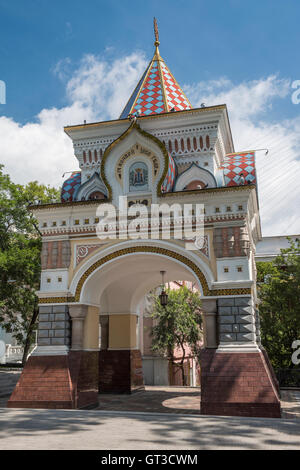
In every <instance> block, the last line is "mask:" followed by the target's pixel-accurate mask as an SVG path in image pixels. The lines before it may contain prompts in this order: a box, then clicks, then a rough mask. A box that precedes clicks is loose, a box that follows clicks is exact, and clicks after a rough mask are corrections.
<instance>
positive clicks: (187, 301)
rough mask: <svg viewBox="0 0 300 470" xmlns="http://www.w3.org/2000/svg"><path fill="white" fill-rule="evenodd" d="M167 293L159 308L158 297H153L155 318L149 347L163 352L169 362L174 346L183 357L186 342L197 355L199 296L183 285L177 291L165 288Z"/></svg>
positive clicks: (199, 322) (199, 334)
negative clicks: (165, 299)
mask: <svg viewBox="0 0 300 470" xmlns="http://www.w3.org/2000/svg"><path fill="white" fill-rule="evenodd" d="M167 294H168V304H167V306H166V307H162V306H161V305H160V300H159V297H158V296H154V310H153V318H154V319H155V320H156V321H155V326H154V327H153V329H152V336H153V341H152V349H153V351H158V352H159V353H161V354H164V355H167V356H168V357H169V359H170V360H171V361H172V362H173V361H174V357H173V351H174V348H175V347H176V346H177V347H180V348H181V350H182V353H183V358H184V356H185V347H186V345H188V346H189V347H190V348H191V349H192V351H193V353H194V354H195V355H196V356H198V354H199V341H200V339H201V336H202V335H201V324H202V319H201V315H200V312H201V300H200V296H199V294H198V293H196V292H192V291H190V290H189V289H188V288H187V287H185V286H184V287H180V288H179V289H177V290H171V289H168V290H167Z"/></svg>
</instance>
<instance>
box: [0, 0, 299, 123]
mask: <svg viewBox="0 0 300 470" xmlns="http://www.w3.org/2000/svg"><path fill="white" fill-rule="evenodd" d="M153 16H156V17H157V18H158V22H159V30H160V40H161V47H160V50H161V54H162V56H163V57H164V58H165V60H166V61H167V63H168V65H169V67H170V68H171V70H172V72H173V73H174V75H175V76H176V78H177V80H178V81H179V83H181V84H185V83H195V82H198V81H200V80H212V79H217V78H219V77H220V76H226V77H228V78H229V79H231V80H232V81H233V82H235V83H239V82H241V81H243V80H253V79H258V78H262V77H265V76H268V75H269V74H273V73H277V74H278V75H279V76H281V77H288V78H290V79H292V80H295V79H297V78H299V77H300V70H299V69H300V61H299V49H298V48H299V43H300V28H299V16H300V2H296V1H295V0H285V1H284V2H282V1H281V0H270V1H269V0H263V1H258V0H256V1H253V0H252V1H248V0H215V1H214V2H208V1H207V0H206V1H203V0H196V1H195V0H185V1H182V0H177V1H176V0H172V1H170V0H161V1H157V0H151V1H146V0H140V1H136V0H131V1H128V0H86V1H85V2H84V3H83V2H82V1H79V0H72V1H70V0H63V1H58V0H52V1H50V0H26V2H25V1H24V0H13V1H12V0H0V79H2V80H4V81H5V82H6V85H7V104H6V106H5V107H4V106H1V107H0V113H1V114H5V115H6V116H11V117H13V118H14V119H17V120H18V121H19V122H23V123H24V122H26V121H27V120H29V119H33V118H34V116H35V115H36V114H37V113H38V112H39V111H40V109H41V108H44V107H47V108H48V107H52V106H59V105H63V104H64V100H65V89H64V84H63V83H62V82H61V81H60V80H59V79H58V77H57V76H56V75H55V74H54V73H53V69H54V68H55V66H56V64H57V63H58V62H59V61H61V60H62V59H64V58H66V57H68V58H69V59H70V60H71V61H72V65H71V66H70V68H71V67H76V64H77V63H78V62H79V61H80V59H81V57H82V56H83V55H84V54H86V53H91V54H95V55H100V56H103V55H104V56H105V57H106V59H107V60H113V59H114V58H116V57H120V56H123V55H124V54H126V53H128V52H133V51H137V50H138V51H143V52H144V53H145V54H146V57H148V58H149V59H150V58H151V55H152V53H153V28H152V20H153ZM298 112H299V111H298V109H296V108H295V106H293V105H292V103H291V101H290V100H289V99H288V98H287V99H286V100H285V101H284V102H281V103H280V105H277V103H274V105H273V110H272V116H274V117H278V116H279V114H283V115H284V116H291V115H292V116H293V115H295V114H296V113H298Z"/></svg>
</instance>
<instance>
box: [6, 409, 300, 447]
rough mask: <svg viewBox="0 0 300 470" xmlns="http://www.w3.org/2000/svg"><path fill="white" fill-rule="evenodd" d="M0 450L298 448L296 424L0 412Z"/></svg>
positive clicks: (114, 414) (117, 414) (91, 412)
mask: <svg viewBox="0 0 300 470" xmlns="http://www.w3.org/2000/svg"><path fill="white" fill-rule="evenodd" d="M0 449H3V450H5V449H11V450H15V449H35V450H40V449H45V450H46V449H52V450H60V449H72V450H81V449H96V450H103V449H105V450H114V449H119V450H127V449H128V450H139V449H143V450H150V451H151V452H153V451H154V450H168V449H172V450H175V449H176V450H180V449H297V450H300V421H299V420H291V419H290V420H284V419H263V418H236V417H234V418H233V417H214V416H191V415H183V414H182V415H178V414H177V415H176V414H153V413H132V412H131V413H130V412H121V411H117V412H112V411H100V410H84V411H82V410H69V411H68V410H12V409H5V408H2V409H0Z"/></svg>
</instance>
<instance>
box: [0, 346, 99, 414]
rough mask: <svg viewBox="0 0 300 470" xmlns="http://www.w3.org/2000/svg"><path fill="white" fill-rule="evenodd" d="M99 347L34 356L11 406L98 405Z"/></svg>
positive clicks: (67, 406)
mask: <svg viewBox="0 0 300 470" xmlns="http://www.w3.org/2000/svg"><path fill="white" fill-rule="evenodd" d="M98 354H99V353H98V351H95V352H90V351H71V352H70V353H69V354H68V355H67V356H31V357H29V359H28V361H27V363H26V365H25V367H24V369H23V372H22V374H21V376H20V379H19V381H18V383H17V385H16V387H15V389H14V391H13V393H12V395H11V397H10V399H9V401H8V403H7V407H8V408H54V409H58V408H61V409H72V408H86V407H92V406H97V405H98V370H99V366H98Z"/></svg>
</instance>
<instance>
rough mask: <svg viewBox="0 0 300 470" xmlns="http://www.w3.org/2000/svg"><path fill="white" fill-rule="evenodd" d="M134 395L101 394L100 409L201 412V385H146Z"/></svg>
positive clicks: (180, 412)
mask: <svg viewBox="0 0 300 470" xmlns="http://www.w3.org/2000/svg"><path fill="white" fill-rule="evenodd" d="M145 389H146V391H141V392H136V393H133V394H132V395H124V394H122V395H116V394H114V395H111V394H100V395H99V407H98V409H99V410H109V411H118V410H120V411H137V412H153V413H179V414H182V413H184V414H200V387H167V386H153V385H151V386H146V387H145Z"/></svg>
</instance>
